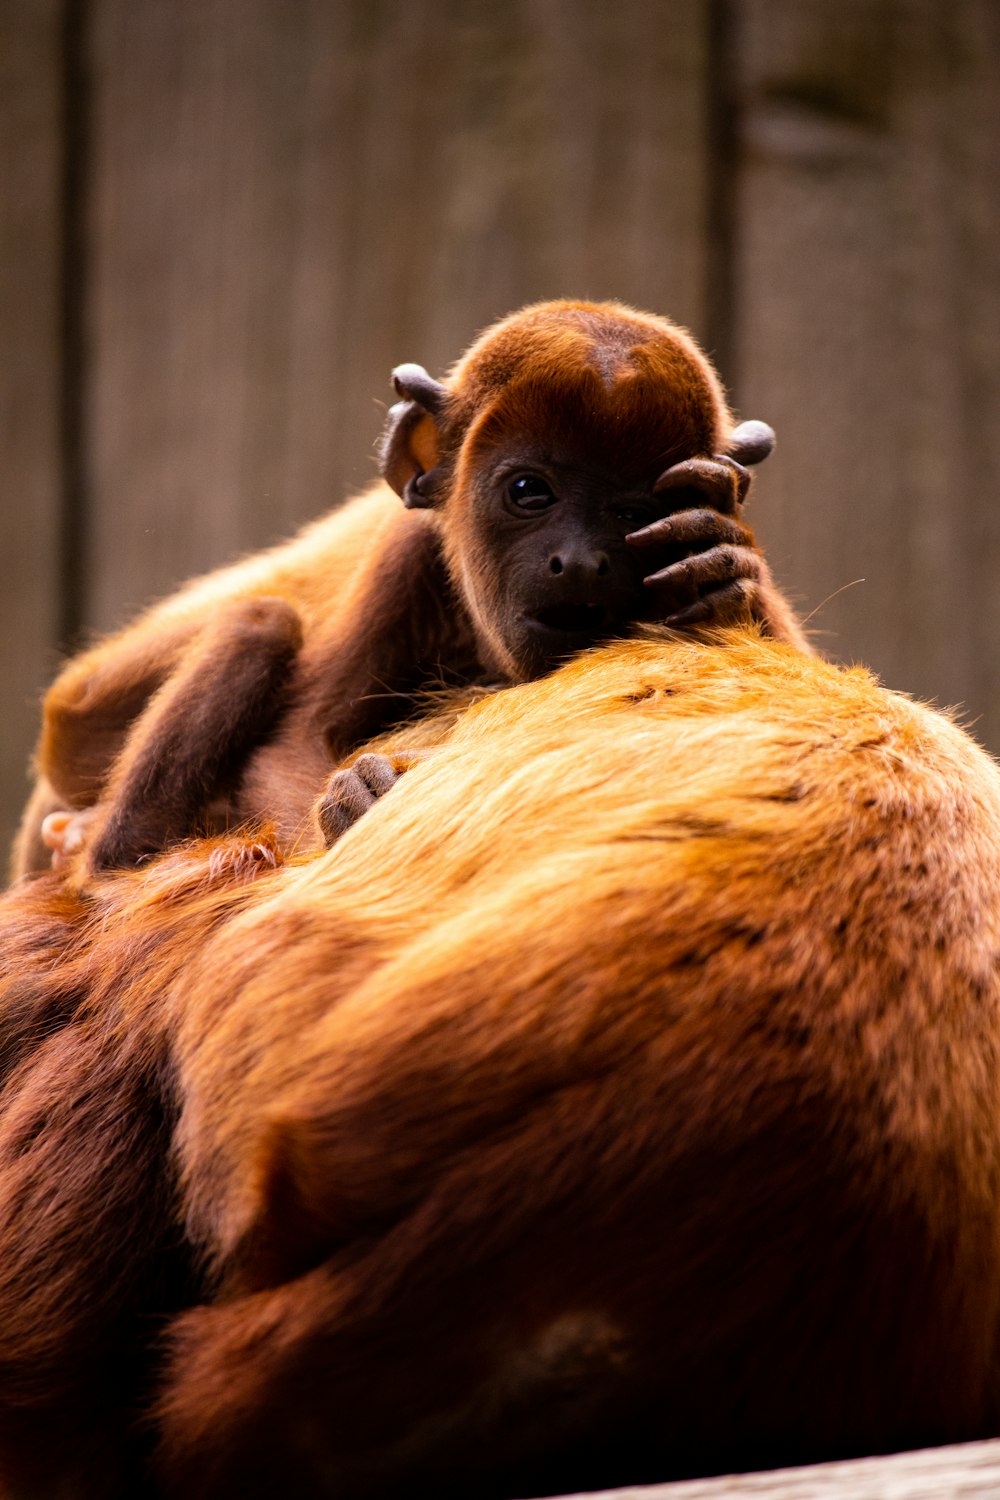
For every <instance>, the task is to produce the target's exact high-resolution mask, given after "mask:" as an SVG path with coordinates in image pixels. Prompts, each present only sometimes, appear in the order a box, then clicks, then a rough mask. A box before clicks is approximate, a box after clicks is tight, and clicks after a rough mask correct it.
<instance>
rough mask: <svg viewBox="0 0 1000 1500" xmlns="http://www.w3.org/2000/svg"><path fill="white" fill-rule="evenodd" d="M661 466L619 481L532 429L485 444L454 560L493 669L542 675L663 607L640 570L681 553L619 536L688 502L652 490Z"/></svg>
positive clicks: (522, 675)
mask: <svg viewBox="0 0 1000 1500" xmlns="http://www.w3.org/2000/svg"><path fill="white" fill-rule="evenodd" d="M654 467H656V466H655V465H654ZM659 472H660V470H659V468H656V473H654V474H653V475H652V477H651V478H649V480H648V482H644V481H643V479H641V478H639V477H636V478H635V480H634V482H632V483H627V482H625V483H623V480H622V476H621V473H617V474H616V473H613V472H610V471H609V470H608V468H607V467H606V466H605V465H601V464H598V463H595V462H593V461H590V462H588V461H587V460H586V459H585V458H583V457H581V454H580V453H579V451H577V452H575V453H574V452H571V451H561V450H560V447H559V446H557V445H556V444H544V445H543V444H540V443H538V442H537V441H534V442H533V441H531V440H529V439H528V438H521V439H512V440H510V441H509V442H508V443H506V444H502V445H500V446H499V447H496V448H493V447H491V449H490V450H489V452H488V454H486V455H484V457H483V459H482V460H481V461H480V462H479V463H477V464H475V465H474V467H473V472H472V474H470V475H469V478H470V480H471V483H470V486H469V491H468V492H467V493H466V494H465V496H464V502H465V503H464V504H463V506H462V512H463V514H462V518H461V527H460V531H459V532H458V537H457V538H456V540H457V539H458V538H460V541H459V545H458V546H457V547H456V548H454V549H453V557H452V566H453V570H455V571H456V573H457V577H458V582H459V586H460V588H461V590H462V593H463V595H464V597H465V600H466V603H467V605H468V607H469V611H470V613H471V615H472V618H473V621H474V623H475V625H476V629H477V633H478V634H479V636H480V640H481V642H482V645H483V648H484V655H485V656H488V657H489V658H490V659H491V663H492V665H494V666H495V667H496V669H497V670H499V671H502V672H504V673H505V674H506V675H508V676H510V677H513V678H515V679H521V680H530V679H531V678H535V677H540V676H542V675H543V674H544V673H546V672H548V671H550V670H551V669H552V667H553V666H555V665H556V663H557V662H559V661H561V660H563V659H565V658H566V657H568V656H572V655H575V654H576V653H577V652H578V651H582V650H584V649H585V648H586V647H588V646H592V645H595V644H596V643H598V642H600V641H604V640H608V639H610V638H611V637H614V636H618V635H621V634H623V633H624V632H625V631H626V630H627V629H628V627H629V626H630V625H632V624H633V623H635V622H637V621H640V620H643V619H652V618H654V611H655V610H656V609H662V601H657V600H655V599H654V597H653V596H652V595H651V593H650V591H649V590H648V589H646V588H645V587H644V584H643V579H644V577H645V575H646V574H647V573H648V572H649V571H650V567H651V566H665V565H666V564H667V563H669V562H673V561H675V560H676V557H677V556H679V555H680V554H679V553H677V552H676V551H675V552H673V554H672V555H671V552H670V549H662V552H661V553H658V554H657V555H656V556H655V557H654V558H651V557H650V554H649V553H648V552H646V553H641V552H638V551H637V550H636V549H635V548H634V547H630V546H628V544H627V543H626V540H625V538H626V537H627V536H628V535H629V534H630V533H631V532H634V531H637V530H638V529H639V528H640V527H642V526H644V525H646V524H648V523H649V522H650V521H653V520H655V519H656V518H657V517H658V516H661V515H663V514H664V513H665V510H666V509H667V508H682V507H683V506H684V505H686V504H689V503H690V498H689V497H685V495H684V493H683V492H680V491H678V492H675V494H674V495H672V496H671V497H670V502H671V504H670V506H669V507H667V506H665V505H664V503H663V498H662V497H659V496H656V497H654V495H653V493H652V483H653V480H654V479H655V478H656V474H657V473H659Z"/></svg>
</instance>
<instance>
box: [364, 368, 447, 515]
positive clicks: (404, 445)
mask: <svg viewBox="0 0 1000 1500" xmlns="http://www.w3.org/2000/svg"><path fill="white" fill-rule="evenodd" d="M392 380H393V384H394V385H395V387H396V393H397V395H399V396H402V398H403V399H402V400H401V401H397V403H396V405H395V406H390V408H389V415H388V417H387V418H386V424H385V430H384V432H383V433H382V442H381V445H380V449H379V460H380V468H381V472H382V478H383V479H385V480H386V482H387V483H388V484H390V485H392V488H393V489H394V490H395V491H396V494H397V495H399V496H400V498H401V499H402V502H403V504H404V505H406V506H409V507H411V508H414V509H416V508H418V507H427V506H432V505H434V504H435V502H436V499H437V496H436V495H435V493H434V484H433V479H432V477H431V475H432V471H433V470H434V468H435V467H436V466H437V464H438V462H439V460H440V458H441V442H440V434H439V432H438V422H439V420H440V418H441V417H442V416H443V415H444V412H445V411H446V409H447V405H448V401H449V399H450V398H449V392H448V389H447V387H446V386H443V385H441V384H439V382H438V381H436V380H432V379H431V377H430V376H429V375H428V373H427V371H426V370H425V369H423V367H422V366H421V365H400V366H399V367H398V368H397V369H395V370H393V372H392Z"/></svg>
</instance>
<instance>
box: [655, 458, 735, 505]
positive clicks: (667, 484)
mask: <svg viewBox="0 0 1000 1500" xmlns="http://www.w3.org/2000/svg"><path fill="white" fill-rule="evenodd" d="M749 488H750V474H749V471H748V470H747V469H744V467H743V465H742V464H738V463H737V462H736V460H735V459H732V458H728V457H727V456H726V455H725V454H724V453H719V454H717V455H716V456H715V457H714V458H688V459H685V460H684V462H683V463H679V464H674V465H673V467H672V468H669V469H667V470H665V472H664V473H662V474H661V475H660V477H659V479H658V480H657V481H656V483H655V484H654V485H653V494H654V495H661V494H665V493H667V492H668V491H670V490H691V489H694V490H700V491H701V493H702V494H703V495H704V496H705V497H706V498H707V499H708V501H709V502H710V504H712V505H713V506H714V507H715V509H716V510H721V511H724V512H727V513H730V514H731V513H732V512H734V511H735V510H736V508H737V507H738V506H739V504H740V503H741V501H742V499H743V497H744V495H745V494H746V492H747V490H748V489H749Z"/></svg>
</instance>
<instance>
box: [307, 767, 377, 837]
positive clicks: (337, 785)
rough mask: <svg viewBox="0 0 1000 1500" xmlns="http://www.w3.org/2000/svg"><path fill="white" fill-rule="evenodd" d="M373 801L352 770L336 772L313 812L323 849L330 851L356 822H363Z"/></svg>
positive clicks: (373, 796) (371, 794) (373, 797)
mask: <svg viewBox="0 0 1000 1500" xmlns="http://www.w3.org/2000/svg"><path fill="white" fill-rule="evenodd" d="M374 801H375V795H374V793H373V792H372V791H371V790H370V789H369V788H368V787H367V786H366V785H365V783H364V782H363V781H362V779H361V777H360V776H359V775H357V774H356V772H355V771H354V769H353V767H352V768H351V769H350V770H348V771H336V772H335V773H334V774H333V775H332V776H331V777H330V780H329V781H328V782H327V786H326V791H325V792H324V793H323V798H322V801H321V802H320V804H319V806H318V808H317V809H316V816H317V818H318V820H319V826H320V831H321V833H322V835H323V840H324V843H325V844H326V847H327V848H328V849H329V847H330V845H331V844H335V843H336V842H337V840H338V839H339V838H340V836H341V834H344V833H346V832H347V830H348V829H349V828H352V827H353V826H354V824H355V823H356V822H357V821H358V819H359V818H363V817H364V815H365V813H366V812H367V811H368V809H369V808H370V807H371V805H372V803H373V802H374Z"/></svg>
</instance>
